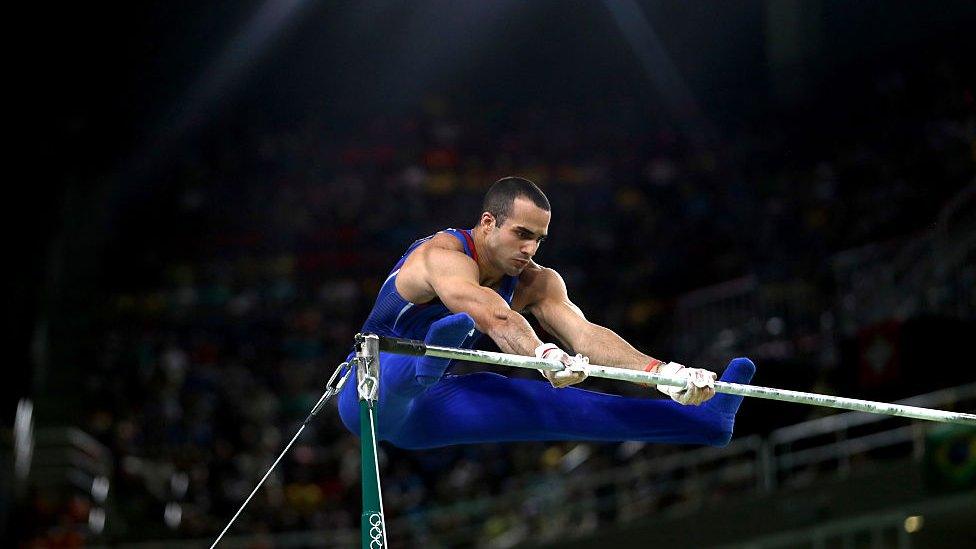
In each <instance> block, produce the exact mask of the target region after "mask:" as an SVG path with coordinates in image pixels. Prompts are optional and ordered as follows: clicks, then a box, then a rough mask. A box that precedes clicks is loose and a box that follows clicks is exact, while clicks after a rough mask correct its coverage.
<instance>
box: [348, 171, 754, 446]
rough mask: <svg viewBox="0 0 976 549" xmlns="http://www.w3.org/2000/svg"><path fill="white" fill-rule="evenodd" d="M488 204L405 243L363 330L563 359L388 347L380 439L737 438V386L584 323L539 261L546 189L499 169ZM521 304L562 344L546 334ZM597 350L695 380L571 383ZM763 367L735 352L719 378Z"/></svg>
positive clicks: (597, 356)
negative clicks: (639, 388)
mask: <svg viewBox="0 0 976 549" xmlns="http://www.w3.org/2000/svg"><path fill="white" fill-rule="evenodd" d="M482 209H483V213H482V214H481V218H480V219H479V221H478V224H477V226H476V227H474V228H473V229H471V230H464V229H462V230H458V229H445V230H443V231H440V232H438V233H436V234H434V235H431V236H428V237H426V238H423V239H420V240H418V241H416V242H414V243H413V244H412V245H411V246H410V247H409V248H408V249H407V251H406V253H404V254H403V257H401V258H400V260H399V261H398V262H397V263H396V265H395V266H394V267H393V270H392V272H391V273H390V274H389V276H388V277H387V278H386V281H385V282H384V283H383V285H382V287H381V288H380V291H379V295H378V296H377V299H376V304H375V305H374V307H373V310H372V312H371V313H370V315H369V317H368V318H367V319H366V322H365V324H364V325H363V329H362V331H363V333H375V334H379V335H387V336H395V337H403V338H409V339H422V340H424V341H426V342H427V343H428V344H432V345H442V346H448V347H461V348H472V347H473V346H474V345H475V343H476V342H477V341H478V339H479V338H481V337H482V335H488V337H490V338H491V339H492V340H493V341H494V342H495V343H496V344H497V345H498V347H499V348H500V349H501V350H502V351H503V352H505V353H511V354H518V355H525V356H536V357H544V358H547V359H556V360H559V361H561V362H562V363H563V364H564V365H566V366H567V368H566V369H565V370H562V371H560V372H555V373H553V372H549V371H542V375H543V376H544V377H545V378H546V379H547V380H548V381H549V383H545V382H543V381H533V380H527V379H519V378H508V377H505V376H501V375H498V374H494V373H489V372H481V373H474V374H468V375H452V374H448V373H446V372H447V370H448V369H449V367H450V365H451V362H452V361H451V360H450V359H444V358H433V357H414V356H404V355H393V354H387V353H381V355H380V383H379V397H378V398H379V400H378V403H377V418H376V437H377V439H380V440H387V441H389V442H391V443H392V444H394V445H396V446H399V447H401V448H412V449H418V448H432V447H438V446H447V445H452V444H470V443H480V442H505V441H525V440H592V441H625V440H635V441H645V442H663V443H689V444H709V445H716V446H721V445H725V444H728V442H729V440H730V439H731V437H732V427H733V423H734V420H735V413H736V411H737V410H738V408H739V404H740V403H741V402H742V397H738V396H732V395H725V394H720V395H717V396H716V395H715V390H714V380H715V374H714V373H713V372H709V371H706V370H701V369H697V368H688V367H685V366H682V365H681V364H677V363H674V362H669V363H665V362H662V361H660V360H657V359H655V358H652V357H650V356H648V355H646V354H643V353H641V352H640V351H638V350H637V349H635V348H634V347H633V346H631V345H630V344H629V343H627V342H626V341H625V340H624V339H623V338H621V337H620V336H618V335H617V334H616V333H614V332H613V331H611V330H609V329H607V328H604V327H602V326H599V325H597V324H594V323H592V322H589V321H588V320H587V319H586V318H585V317H584V315H583V313H582V312H581V311H580V309H579V308H578V307H577V306H576V305H574V304H573V303H572V301H570V299H569V297H568V295H567V291H566V285H565V284H564V283H563V280H562V277H560V276H559V274H558V273H557V272H556V271H554V270H552V269H549V268H546V267H543V266H541V265H539V264H537V263H535V262H534V261H533V260H532V257H533V256H534V255H535V253H536V252H537V251H538V249H539V245H540V244H541V243H542V241H543V240H544V239H545V237H546V234H547V232H548V228H549V219H550V206H549V200H548V199H547V198H546V196H545V194H543V192H542V191H541V190H540V189H539V188H538V187H537V186H536V185H535V184H533V183H532V182H530V181H528V180H527V179H523V178H519V177H507V178H504V179H501V180H499V181H497V182H495V184H494V185H492V187H491V188H490V189H489V190H488V192H487V194H486V195H485V200H484V205H483V208H482ZM522 311H525V312H529V313H531V314H532V315H533V316H535V318H536V319H537V320H538V322H539V324H540V325H541V326H542V328H543V329H545V330H546V331H547V332H548V333H550V334H552V335H553V336H554V337H555V338H556V339H558V340H559V342H560V343H561V344H562V347H560V346H557V345H555V344H553V343H546V342H543V341H542V340H541V339H539V337H538V336H537V335H536V333H535V331H534V330H533V329H532V327H531V326H530V325H529V323H528V322H527V321H526V319H525V317H523V316H522V314H521V312H522ZM564 349H571V350H572V351H571V352H573V353H579V354H576V355H575V356H574V355H571V354H570V353H569V352H567V351H566V350H564ZM588 360H592V361H593V363H595V364H601V365H605V366H617V367H621V368H630V369H634V370H644V371H649V372H657V373H661V374H665V375H669V376H676V377H684V378H687V379H688V380H689V381H690V382H691V383H689V388H688V389H684V388H681V387H671V386H658V387H657V388H658V390H660V391H661V392H663V393H665V394H667V395H668V396H670V397H671V399H672V400H671V401H669V400H663V399H639V398H638V399H635V398H624V397H621V396H617V395H610V394H604V393H597V392H593V391H587V390H583V389H578V388H575V387H567V386H568V385H573V384H576V383H579V382H580V381H582V380H583V379H585V377H586V373H585V364H586V363H587V361H588ZM754 372H755V366H754V365H753V363H752V362H751V361H750V360H749V359H747V358H738V359H735V360H733V361H732V362H730V363H729V365H728V367H727V368H726V369H725V372H724V374H723V375H722V380H723V381H731V382H735V383H748V382H749V381H750V380H751V379H752V375H753V373H754ZM352 375H353V376H355V375H356V374H355V371H354V372H353V374H352ZM350 381H351V382H349V383H347V384H346V386H345V387H344V389H343V391H342V394H341V395H340V397H339V413H340V416H341V418H342V421H343V423H344V424H345V425H346V427H347V428H348V429H349V430H350V431H352V432H353V433H356V434H358V433H359V405H358V394H357V391H356V386H357V383H356V381H357V380H355V379H353V380H350ZM713 397H714V398H713Z"/></svg>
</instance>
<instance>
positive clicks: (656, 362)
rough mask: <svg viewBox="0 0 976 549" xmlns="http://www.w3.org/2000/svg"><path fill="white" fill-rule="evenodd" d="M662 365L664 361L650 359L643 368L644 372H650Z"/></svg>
mask: <svg viewBox="0 0 976 549" xmlns="http://www.w3.org/2000/svg"><path fill="white" fill-rule="evenodd" d="M662 364H664V361H663V360H658V359H656V358H652V359H651V361H650V362H648V363H647V366H644V371H645V372H650V371H651V370H653V369H654V368H657V367H658V366H660V365H662Z"/></svg>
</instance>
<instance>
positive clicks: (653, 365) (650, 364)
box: [641, 358, 664, 387]
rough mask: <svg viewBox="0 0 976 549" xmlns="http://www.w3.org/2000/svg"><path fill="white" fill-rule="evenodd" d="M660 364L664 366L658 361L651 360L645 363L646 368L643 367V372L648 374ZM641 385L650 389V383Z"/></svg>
mask: <svg viewBox="0 0 976 549" xmlns="http://www.w3.org/2000/svg"><path fill="white" fill-rule="evenodd" d="M662 364H664V361H661V360H658V359H656V358H652V359H651V361H650V362H648V363H647V366H644V371H645V372H650V371H651V370H653V369H654V368H657V367H658V366H660V365H662ZM641 385H643V386H644V387H652V385H651V384H650V383H641Z"/></svg>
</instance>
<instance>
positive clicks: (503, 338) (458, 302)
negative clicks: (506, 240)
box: [421, 248, 542, 356]
mask: <svg viewBox="0 0 976 549" xmlns="http://www.w3.org/2000/svg"><path fill="white" fill-rule="evenodd" d="M421 270H422V271H423V274H424V280H425V281H426V282H427V284H429V285H430V287H431V289H432V290H433V292H434V293H435V294H436V295H437V297H438V298H440V300H441V301H442V302H443V303H444V305H445V306H446V307H447V308H448V309H450V310H451V311H453V312H455V313H460V312H464V313H468V314H469V315H471V318H473V319H474V322H475V326H476V327H477V328H478V330H480V331H481V332H483V333H485V334H487V335H488V336H489V337H491V339H493V340H494V341H495V343H496V344H498V347H499V348H500V349H501V350H502V351H503V352H506V353H511V354H518V355H526V356H532V354H533V353H534V350H535V348H536V347H538V346H539V345H541V344H542V341H541V340H540V339H539V337H538V336H536V334H535V331H534V330H533V329H532V327H531V326H530V325H529V323H528V321H526V320H525V317H523V316H522V315H520V314H519V313H517V312H515V311H513V310H512V309H511V308H510V307H509V305H508V303H507V302H506V301H505V300H504V299H503V298H502V297H501V296H500V295H498V293H497V292H495V291H494V290H492V289H491V288H486V287H484V286H481V285H480V284H479V283H478V265H477V264H476V263H475V262H474V261H473V260H472V259H471V258H469V257H468V256H466V255H464V254H463V253H460V252H457V251H453V250H447V249H443V248H431V249H429V250H425V253H424V254H423V257H422V269H421Z"/></svg>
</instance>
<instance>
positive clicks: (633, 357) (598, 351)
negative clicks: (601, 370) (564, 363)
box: [573, 323, 661, 370]
mask: <svg viewBox="0 0 976 549" xmlns="http://www.w3.org/2000/svg"><path fill="white" fill-rule="evenodd" d="M584 332H585V333H583V334H580V336H579V337H577V338H576V340H577V341H576V342H575V343H576V344H575V345H574V347H573V350H574V351H576V352H577V353H580V354H582V355H584V356H586V357H589V359H590V362H591V363H592V364H600V365H602V366H614V367H617V368H627V369H630V370H645V369H646V368H647V367H648V366H649V365H651V367H652V368H653V367H655V366H657V365H658V364H660V362H661V361H660V360H657V359H655V358H653V357H651V356H649V355H646V354H644V353H642V352H640V351H638V350H637V349H635V348H634V346H633V345H631V344H630V343H627V340H625V339H624V338H622V337H620V336H619V335H617V333H616V332H614V331H613V330H611V329H609V328H604V327H603V326H600V325H598V324H593V323H589V325H588V326H587V328H586V329H585V330H584Z"/></svg>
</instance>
